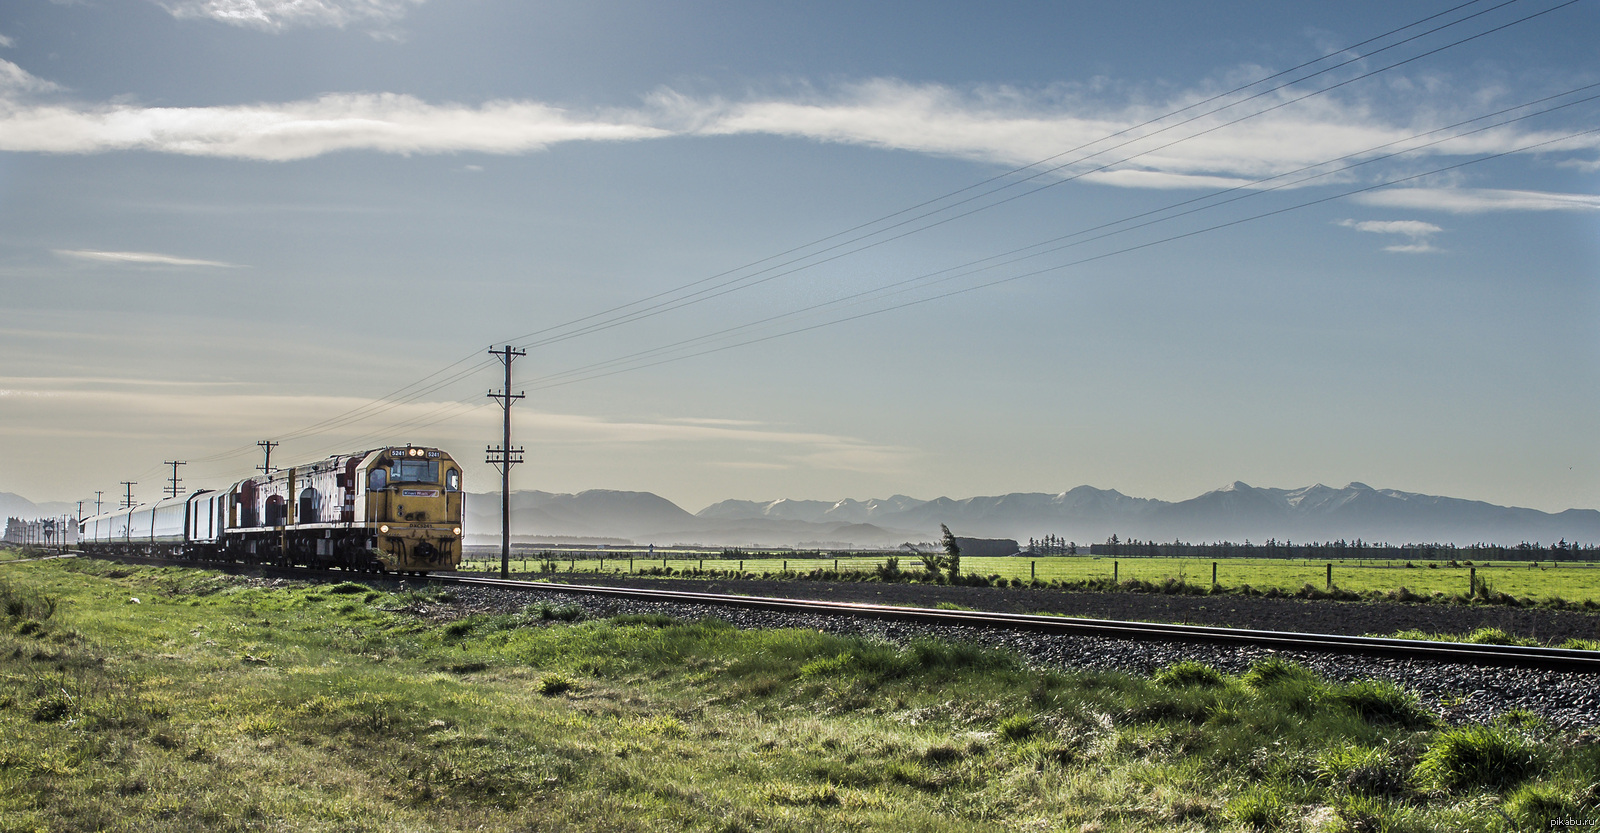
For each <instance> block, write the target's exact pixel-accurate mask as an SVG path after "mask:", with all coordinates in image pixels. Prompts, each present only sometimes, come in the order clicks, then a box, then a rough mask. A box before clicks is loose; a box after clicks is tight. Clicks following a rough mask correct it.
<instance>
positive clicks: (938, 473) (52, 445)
mask: <svg viewBox="0 0 1600 833" xmlns="http://www.w3.org/2000/svg"><path fill="white" fill-rule="evenodd" d="M1597 42H1600V3H1596V2H1594V0H1579V2H1575V3H1565V2H1564V1H1563V0H1543V2H1535V0H1512V2H1509V3H1500V2H1488V1H1487V0H1484V2H1465V3H1461V2H1455V0H1443V2H1424V3H1413V4H1394V3H1380V2H1376V0H1355V2H1347V3H1338V4H1260V3H1210V4H1195V3H1185V2H1176V0H1142V1H1140V2H1130V3H1118V4H1099V5H1096V4H1028V3H1024V4H1005V5H1000V6H996V5H993V4H978V3H954V2H950V3H933V4H929V3H903V2H884V3H870V4H842V3H810V4H785V5H781V6H774V5H772V4H750V5H737V4H736V5H732V6H730V5H728V4H709V3H695V2H690V3H676V4H659V3H647V2H637V0H624V1H622V2H610V3H594V2H575V1H573V0H554V2H543V3H524V2H515V0H483V1H482V2H474V3H450V2H443V0H319V2H315V3H305V2H294V1H292V0H227V2H223V1H222V0H128V1H127V2H120V3H103V4H94V3H64V2H42V1H40V0H32V1H28V2H12V3H6V4H4V5H3V6H0V292H3V293H4V297H5V309H6V313H7V315H6V317H5V320H4V322H3V323H0V355H3V356H4V357H5V359H4V362H3V364H0V491H4V492H12V493H16V494H20V495H26V496H27V497H28V498H29V499H31V500H36V501H57V502H65V503H72V504H74V505H75V502H76V501H77V500H80V499H93V498H94V496H95V492H96V491H97V490H98V491H103V492H104V493H105V495H106V497H107V499H108V500H114V499H115V496H117V495H119V494H121V491H122V487H121V486H119V485H118V484H119V483H120V482H121V481H136V482H137V483H138V485H137V486H136V487H135V488H134V494H135V496H136V498H140V499H149V498H154V497H156V496H157V495H159V494H160V492H161V486H162V485H163V483H164V482H165V478H166V477H167V476H168V475H169V474H170V470H169V469H168V468H167V467H165V466H163V465H162V461H166V460H185V461H187V462H188V465H187V466H186V467H184V468H183V469H182V471H181V472H180V473H181V476H182V477H183V480H184V485H185V486H188V487H194V486H206V487H213V488H218V487H223V486H226V485H228V484H230V483H232V482H235V481H237V480H239V479H240V478H242V477H245V476H248V475H249V474H250V473H251V472H252V470H253V467H254V466H256V465H259V464H260V463H261V458H260V450H259V449H258V448H257V447H256V442H257V441H259V440H266V439H272V440H276V441H279V442H281V443H282V445H281V447H279V448H278V449H277V450H276V451H275V452H274V456H273V461H274V463H276V464H280V465H283V464H293V463H301V462H308V461H312V460H316V459H320V458H321V457H324V456H326V455H327V454H330V453H333V452H348V451H354V450H356V449H362V448H374V447H380V446H383V445H390V444H396V443H406V442H410V443H414V444H418V445H434V446H440V447H443V448H446V449H448V450H450V451H452V452H453V453H454V454H455V455H456V456H457V457H458V458H459V459H460V460H461V461H462V462H463V463H465V464H466V466H467V485H468V488H469V489H471V490H473V491H477V492H481V491H486V490H489V489H495V488H498V475H497V474H496V473H495V472H494V471H493V469H492V468H491V467H489V466H488V465H487V464H485V463H484V462H483V456H482V454H481V451H480V450H481V449H482V448H483V447H484V446H485V445H487V444H492V443H498V442H499V423H500V412H499V410H498V407H497V405H496V404H495V403H494V402H493V401H492V400H490V399H488V398H486V397H485V395H484V394H485V392H486V391H488V390H490V389H492V388H498V387H499V386H500V384H501V381H502V380H501V375H500V370H499V367H498V364H497V363H496V361H495V359H494V358H492V357H490V356H488V355H487V354H486V353H485V351H486V349H488V348H489V347H490V346H491V345H495V346H502V345H506V344H512V345H515V346H518V347H522V348H526V349H527V350H528V355H527V356H526V357H525V358H523V359H519V360H518V361H517V363H516V365H515V370H516V374H517V381H516V382H515V383H514V385H513V388H514V389H515V390H519V391H525V392H526V393H527V398H526V399H524V400H521V401H520V402H519V403H518V404H517V405H516V407H515V410H514V425H515V432H516V436H515V438H514V440H513V442H514V443H515V444H517V445H521V446H523V447H525V448H526V449H527V453H526V459H527V462H526V463H525V464H523V465H521V466H519V467H518V468H516V469H515V471H514V473H513V481H512V488H513V489H514V490H521V491H526V492H532V491H535V490H538V491H543V492H547V493H551V494H579V493H583V492H585V491H588V490H603V489H612V490H631V491H635V492H640V493H650V494H652V495H659V496H661V498H663V499H664V500H665V501H669V502H670V503H671V504H675V505H677V506H707V505H709V504H711V503H713V502H716V501H722V500H726V499H727V498H729V497H730V496H734V497H750V496H771V495H786V496H792V497H794V498H796V499H797V500H799V499H804V500H821V501H826V502H828V503H829V504H831V503H833V502H835V501H837V500H838V498H839V496H840V495H897V494H916V495H961V496H970V495H1014V494H1022V495H1028V494H1040V495H1053V494H1058V493H1059V490H1060V489H1061V488H1062V487H1063V486H1064V485H1065V484H1074V483H1093V484H1096V485H1097V487H1099V488H1102V489H1106V490H1114V493H1116V494H1119V495H1138V496H1141V498H1140V499H1148V500H1153V501H1164V502H1168V503H1171V504H1173V505H1182V504H1184V503H1185V502H1188V501H1190V500H1191V498H1194V496H1195V495H1200V494H1202V493H1204V492H1206V491H1207V490H1211V489H1214V488H1215V487H1216V485H1217V484H1219V483H1227V482H1230V481H1233V480H1240V481H1244V482H1247V483H1281V484H1303V483H1317V482H1321V483H1350V482H1353V481H1359V482H1365V483H1376V484H1385V485H1389V486H1393V487H1396V488H1398V489H1403V490H1405V491H1406V492H1407V493H1415V494H1431V495H1454V496H1459V497H1461V498H1464V499H1470V500H1474V501H1483V502H1486V503H1490V504H1496V505H1501V506H1522V507H1532V508H1533V509H1536V510H1540V511H1543V512H1549V513H1560V512H1562V511H1564V510H1568V509H1571V508H1574V507H1577V508H1594V507H1600V444H1597V443H1596V442H1595V437H1596V436H1600V335H1597V331H1596V328H1595V326H1594V325H1595V322H1596V321H1597V320H1600V279H1597V278H1600V98H1597V96H1600V86H1596V85H1600V67H1597V65H1596V62H1595V60H1594V59H1595V51H1594V45H1595V44H1596V43H1597ZM1068 494H1072V493H1071V492H1069V493H1068ZM1240 494H1243V492H1241V493H1240ZM1276 499H1277V498H1274V500H1276ZM1130 500H1131V498H1130ZM725 508H726V507H725ZM708 511H709V510H708ZM1163 511H1167V510H1163ZM1173 511H1176V510H1173ZM731 520H732V519H729V518H711V517H701V518H699V521H698V522H701V523H711V522H712V521H717V522H719V523H720V522H723V521H731ZM1145 520H1146V521H1149V522H1150V523H1151V524H1153V525H1152V526H1151V527H1150V532H1149V533H1147V534H1150V535H1157V536H1160V537H1165V536H1166V535H1167V534H1168V533H1166V532H1161V531H1160V530H1163V529H1169V528H1171V527H1168V526H1163V525H1161V524H1157V523H1155V521H1154V520H1151V519H1148V518H1147V519H1145ZM795 522H797V523H812V521H799V520H797V521H795ZM849 523H862V524H876V523H877V520H874V519H871V518H869V519H866V520H860V521H850V522H849ZM919 523H920V521H919ZM1163 523H1164V522H1163ZM1197 523H1198V522H1197ZM891 526H896V525H893V524H892V525H891ZM978 526H979V527H980V528H977V529H973V530H970V533H964V534H987V533H986V532H985V531H984V529H982V528H981V524H979V525H978ZM896 528H897V529H902V531H916V530H918V529H925V526H914V525H912V526H906V527H903V528H901V527H898V526H896ZM1190 528H1191V529H1194V530H1195V531H1192V532H1182V531H1181V530H1175V534H1179V535H1183V536H1185V537H1195V538H1200V537H1205V536H1206V533H1205V532H1204V531H1203V528H1196V527H1190ZM1048 531H1052V532H1059V533H1063V534H1067V532H1068V531H1067V530H1062V529H1051V530H1048ZM858 532H860V533H862V534H865V533H866V530H858ZM922 534H923V535H924V536H926V535H927V534H928V533H926V532H923V533H922ZM1004 534H1008V535H1021V536H1022V537H1026V535H1027V534H1028V533H1027V531H1026V530H1011V531H1009V532H1006V533H1004ZM1095 534H1096V535H1099V533H1098V532H1097V533H1095ZM1121 534H1135V533H1134V531H1133V530H1132V529H1125V530H1122V531H1121ZM1465 534H1466V533H1465V532H1463V531H1461V530H1459V529H1457V530H1456V532H1455V533H1453V534H1451V535H1449V536H1445V535H1443V534H1441V535H1439V536H1438V537H1439V538H1441V539H1442V538H1446V537H1449V538H1453V539H1459V538H1460V537H1461V536H1462V535H1465ZM1141 537H1143V536H1142V535H1141ZM801 540H805V539H801Z"/></svg>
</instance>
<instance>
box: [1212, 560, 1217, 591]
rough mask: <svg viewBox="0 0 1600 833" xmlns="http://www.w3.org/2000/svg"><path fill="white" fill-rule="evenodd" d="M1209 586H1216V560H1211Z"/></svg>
mask: <svg viewBox="0 0 1600 833" xmlns="http://www.w3.org/2000/svg"><path fill="white" fill-rule="evenodd" d="M1211 586H1212V587H1216V586H1217V562H1215V561H1213V562H1211Z"/></svg>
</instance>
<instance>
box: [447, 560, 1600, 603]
mask: <svg viewBox="0 0 1600 833" xmlns="http://www.w3.org/2000/svg"><path fill="white" fill-rule="evenodd" d="M891 559H893V560H895V561H896V563H897V567H898V570H899V572H900V573H901V574H902V575H904V574H909V575H911V576H916V575H918V574H921V573H923V572H924V565H923V562H922V560H921V558H920V557H919V556H917V555H915V554H911V555H906V554H883V553H874V554H856V555H843V554H841V555H837V556H835V555H829V554H823V555H813V554H800V553H795V554H769V553H734V554H727V555H725V554H723V553H722V552H720V551H715V552H714V551H703V552H702V551H683V550H673V551H668V552H652V551H649V550H637V551H606V552H597V551H595V550H583V551H581V552H576V551H561V550H547V551H541V552H533V553H516V554H515V555H514V557H513V558H512V559H511V561H510V568H511V572H512V573H515V574H520V575H527V574H546V575H548V574H577V575H582V574H594V575H604V574H615V575H628V574H634V575H688V576H694V575H702V576H727V577H745V578H762V577H768V578H779V577H794V576H801V575H817V574H822V575H819V576H818V577H826V574H829V573H832V574H834V575H835V576H838V577H843V578H866V577H869V576H879V575H882V573H883V572H885V571H887V567H888V564H889V563H890V560H891ZM1597 567H1600V564H1596V563H1594V562H1520V561H1512V562H1478V563H1473V562H1462V561H1428V562H1423V561H1373V560H1349V561H1315V560H1289V559H1255V558H1236V559H1219V560H1208V559H1191V558H1111V557H1101V556H1050V557H1039V558H1029V557H1026V556H1013V557H1005V558H985V557H963V558H962V559H961V570H962V572H963V573H964V574H968V575H977V576H983V577H986V578H988V579H989V580H990V583H991V584H1000V583H1003V584H1008V585H1014V586H1024V585H1031V584H1044V585H1051V584H1054V585H1058V586H1059V585H1080V584H1090V583H1100V584H1103V583H1104V582H1106V581H1108V580H1109V581H1111V582H1114V583H1117V584H1127V583H1148V584H1157V585H1159V584H1162V583H1164V582H1168V583H1170V582H1177V583H1180V584H1183V585H1187V586H1190V587H1195V586H1198V587H1202V588H1206V587H1212V586H1215V587H1217V588H1218V589H1220V590H1240V589H1243V588H1245V587H1246V586H1248V587H1249V588H1251V589H1253V590H1257V591H1261V592H1268V591H1272V590H1277V591H1280V592H1283V593H1295V592H1299V591H1301V590H1303V589H1304V588H1305V587H1307V586H1308V585H1309V586H1310V587H1312V588H1315V589H1319V590H1329V589H1335V588H1336V589H1340V590H1348V591H1353V592H1373V591H1376V592H1385V593H1388V592H1398V591H1400V590H1401V588H1404V589H1405V590H1406V591H1409V593H1411V594H1413V595H1417V596H1432V595H1434V594H1443V595H1446V596H1454V595H1462V594H1467V595H1471V594H1472V593H1473V592H1475V591H1479V590H1480V589H1481V590H1492V591H1494V592H1496V593H1504V594H1508V595H1512V596H1517V597H1526V598H1532V599H1540V600H1552V599H1562V600H1565V601H1568V602H1575V603H1582V602H1586V601H1588V602H1600V569H1596V568H1597ZM460 569H461V570H462V571H465V572H487V573H498V572H499V571H500V556H499V554H498V553H495V554H492V555H490V554H485V553H481V552H478V553H473V552H469V553H468V554H467V555H466V556H465V557H464V558H463V560H462V563H461V568H460Z"/></svg>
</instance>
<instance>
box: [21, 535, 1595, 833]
mask: <svg viewBox="0 0 1600 833" xmlns="http://www.w3.org/2000/svg"><path fill="white" fill-rule="evenodd" d="M0 601H3V602H4V604H3V605H0V732H4V734H5V736H6V738H7V742H6V744H5V745H4V746H3V747H0V831H3V833H11V831H17V833H21V831H35V830H130V831H131V830H141V831H144V830H156V831H208V833H209V831H251V830H307V831H324V830H325V831H340V832H341V833H344V831H423V830H429V831H432V830H488V831H499V830H505V831H513V830H515V831H521V830H532V829H538V830H569V831H595V832H596V833H599V831H639V833H644V831H653V830H684V831H705V833H733V832H734V831H756V830H774V831H796V833H798V832H799V831H810V830H862V831H872V830H885V831H889V830H893V831H902V830H918V831H957V830H960V831H970V830H983V831H990V830H992V831H1033V830H1103V831H1113V830H1119V831H1145V830H1152V831H1153V830H1161V831H1179V833H1184V831H1187V832H1188V833H1199V832H1200V831H1240V830H1284V831H1288V830H1300V829H1339V830H1395V831H1401V830H1404V831H1423V830H1458V831H1472V832H1473V833H1493V832H1494V831H1502V830H1509V829H1524V830H1535V829H1540V830H1542V829H1549V828H1550V825H1551V822H1552V821H1555V820H1562V819H1568V818H1577V819H1590V818H1595V814H1596V812H1600V792H1597V790H1600V788H1597V787H1596V786H1594V785H1595V784H1596V782H1597V781H1600V745H1596V744H1594V743H1593V741H1592V738H1593V736H1592V734H1591V733H1587V732H1585V733H1582V734H1579V733H1578V732H1576V731H1572V730H1558V729H1555V728H1553V727H1551V726H1549V725H1546V724H1544V723H1543V722H1542V721H1541V720H1540V719H1539V718H1537V717H1536V716H1532V715H1529V714H1526V713H1517V714H1512V715H1508V716H1506V717H1504V718H1502V719H1501V720H1499V721H1497V722H1495V723H1493V724H1490V725H1471V726H1460V727H1453V726H1446V725H1443V724H1441V723H1440V722H1439V720H1438V718H1437V717H1436V716H1435V715H1434V714H1433V713H1432V712H1431V711H1430V710H1429V709H1428V708H1427V707H1426V706H1425V705H1424V704H1422V703H1421V702H1419V701H1418V699H1417V698H1416V697H1415V696H1414V695H1412V694H1410V693H1408V692H1407V691H1405V690H1404V689H1403V688H1401V687H1399V686H1397V685H1395V684H1393V683H1388V682H1378V681H1358V682H1353V683H1336V682H1330V681H1326V680H1323V679H1320V678H1318V677H1317V676H1316V675H1314V674H1313V673H1311V672H1310V671H1308V670H1307V669H1305V668H1303V667H1300V666H1297V665H1294V664H1292V663H1288V662H1285V661H1283V660H1281V659H1269V660H1265V661H1262V662H1260V663H1258V664H1257V665H1256V666H1254V667H1253V668H1251V669H1250V670H1249V671H1248V672H1247V673H1243V674H1240V675H1238V676H1232V675H1226V674H1222V673H1220V672H1218V671H1216V670H1215V669H1212V668H1210V667H1207V666H1204V665H1199V664H1197V663H1193V662H1186V663H1178V664H1176V665H1172V666H1168V667H1167V668H1165V669H1164V670H1162V671H1161V672H1160V673H1158V674H1156V675H1154V676H1153V677H1151V678H1144V677H1139V676H1133V675H1127V674H1120V673H1089V672H1067V671H1050V670H1041V669H1034V668H1029V667H1026V666H1024V665H1023V664H1022V663H1020V662H1019V661H1018V659H1017V658H1016V657H1014V656H1013V655H1010V654H1006V653H1001V652H997V651H992V650H987V649H983V648H978V647H975V646H970V645H961V644H952V643H947V642H940V641H933V640H920V641H914V642H911V643H909V644H906V645H896V644H890V643H887V642H881V641H876V640H870V639H864V638H859V637H844V636H836V635H829V634H825V633H821V632H818V631H815V630H811V629H796V630H764V631H760V630H752V631H741V630H738V629H735V628H733V627H731V626H729V625H727V624H724V623H721V622H718V621H716V620H702V621H697V622H688V621H681V620H676V619H672V618H669V617H666V616H661V615H625V616H616V617H611V618H590V617H589V615H588V614H586V613H585V612H584V610H583V609H581V608H575V607H574V608H548V607H543V606H530V607H528V608H525V609H523V610H521V611H520V612H510V613H508V612H493V611H474V610H471V609H469V608H468V607H467V606H465V605H462V604H460V601H461V600H458V599H456V598H455V597H454V596H452V595H451V594H450V592H449V591H436V590H423V591H417V590H407V589H406V588H405V587H404V585H400V584H395V583H389V584H386V585H383V586H378V587H372V586H368V585H365V584H359V583H354V582H346V583H342V584H332V585H329V584H323V585H312V584H305V583H299V582H289V581H284V580H281V579H276V580H262V579H255V580H251V579H247V578H242V577H236V576H228V575H224V574H220V573H215V572H210V571H204V570H194V569H180V568H143V567H127V566H123V565H117V564H110V563H107V562H99V561H93V560H85V559H61V560H52V561H45V562H35V563H30V564H8V565H6V566H5V568H4V570H3V571H0Z"/></svg>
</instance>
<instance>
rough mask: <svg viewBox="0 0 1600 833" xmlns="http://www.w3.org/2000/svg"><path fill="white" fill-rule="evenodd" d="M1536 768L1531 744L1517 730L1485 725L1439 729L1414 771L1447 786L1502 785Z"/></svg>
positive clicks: (1530, 774) (1502, 786)
mask: <svg viewBox="0 0 1600 833" xmlns="http://www.w3.org/2000/svg"><path fill="white" fill-rule="evenodd" d="M1539 769H1540V764H1539V760H1538V758H1537V756H1535V754H1534V749H1533V746H1532V745H1531V744H1530V743H1529V742H1528V741H1527V740H1526V739H1525V738H1523V737H1522V736H1521V735H1520V734H1518V733H1516V732H1513V731H1511V730H1508V729H1497V728H1492V727H1489V726H1464V727H1461V728H1459V729H1451V730H1449V731H1445V732H1441V733H1440V734H1439V736H1438V737H1436V738H1434V741H1433V743H1431V744H1429V745H1428V749H1427V751H1425V752H1423V753H1422V760H1421V762H1419V763H1418V764H1417V770H1416V774H1417V776H1418V777H1419V778H1421V779H1422V780H1424V781H1426V782H1428V783H1431V784H1434V785H1436V786H1439V787H1442V788H1444V789H1447V790H1452V791H1459V790H1469V789H1474V788H1478V787H1488V788H1492V789H1497V790H1499V789H1505V788H1507V787H1512V786H1515V785H1516V784H1519V783H1521V782H1522V781H1524V780H1525V779H1527V778H1528V777H1529V776H1532V775H1534V774H1535V773H1537V772H1538V771H1539Z"/></svg>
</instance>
